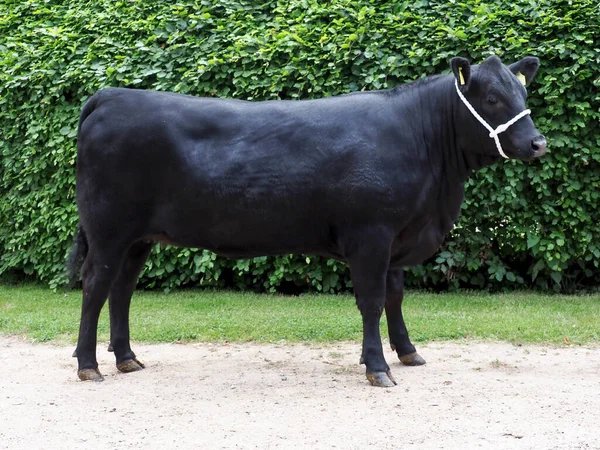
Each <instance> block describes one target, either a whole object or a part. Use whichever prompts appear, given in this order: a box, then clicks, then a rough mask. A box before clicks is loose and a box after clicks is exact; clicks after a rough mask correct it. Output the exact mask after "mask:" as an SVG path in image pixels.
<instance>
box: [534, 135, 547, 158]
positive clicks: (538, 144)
mask: <svg viewBox="0 0 600 450" xmlns="http://www.w3.org/2000/svg"><path fill="white" fill-rule="evenodd" d="M531 149H532V150H533V152H534V153H535V154H536V155H539V156H541V155H543V154H544V153H546V138H545V137H544V136H538V137H536V138H535V139H534V140H533V141H531Z"/></svg>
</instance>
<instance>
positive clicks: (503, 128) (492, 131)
mask: <svg viewBox="0 0 600 450" xmlns="http://www.w3.org/2000/svg"><path fill="white" fill-rule="evenodd" d="M454 86H455V87H456V92H457V93H458V97H459V98H460V99H461V100H462V102H463V103H464V104H465V106H466V107H467V108H468V109H469V111H471V114H473V115H474V116H475V118H476V119H477V120H478V121H479V122H480V123H481V125H483V126H484V127H485V128H486V129H487V130H488V131H489V132H490V137H491V138H492V139H494V142H496V148H497V149H498V153H500V155H502V157H503V158H506V159H508V156H506V153H504V151H503V150H502V146H501V145H500V138H498V135H499V134H500V133H502V132H504V131H506V130H507V129H508V127H510V126H511V125H512V124H513V123H515V122H516V121H517V120H519V119H521V118H523V117H525V116H526V115H528V114H531V110H530V109H526V110H525V111H521V112H520V113H519V114H517V115H516V116H515V117H513V118H512V119H510V120H509V121H508V122H506V123H503V124H502V125H498V126H497V127H496V129H494V128H492V127H491V125H490V124H489V123H487V122H486V121H485V119H484V118H483V117H481V116H480V115H479V114H478V113H477V111H475V108H473V105H471V104H470V103H469V101H468V100H467V99H466V97H465V96H464V95H463V93H462V92H460V89H459V87H458V82H457V81H456V80H455V81H454Z"/></svg>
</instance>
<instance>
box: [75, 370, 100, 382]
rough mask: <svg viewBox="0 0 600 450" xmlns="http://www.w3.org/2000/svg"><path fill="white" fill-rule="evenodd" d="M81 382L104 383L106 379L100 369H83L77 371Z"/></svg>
mask: <svg viewBox="0 0 600 450" xmlns="http://www.w3.org/2000/svg"><path fill="white" fill-rule="evenodd" d="M77 376H78V377H79V379H80V380H81V381H104V377H103V376H102V374H101V373H100V371H99V370H98V369H81V370H78V371H77Z"/></svg>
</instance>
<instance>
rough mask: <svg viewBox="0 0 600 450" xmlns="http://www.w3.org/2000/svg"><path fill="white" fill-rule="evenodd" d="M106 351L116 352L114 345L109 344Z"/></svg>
mask: <svg viewBox="0 0 600 450" xmlns="http://www.w3.org/2000/svg"><path fill="white" fill-rule="evenodd" d="M106 351H108V352H114V351H115V349H114V348H113V346H112V344H108V348H107V349H106Z"/></svg>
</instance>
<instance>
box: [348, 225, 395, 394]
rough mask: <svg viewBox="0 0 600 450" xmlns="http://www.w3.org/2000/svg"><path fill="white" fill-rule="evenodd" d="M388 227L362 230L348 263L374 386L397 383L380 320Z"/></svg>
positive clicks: (363, 358) (364, 359)
mask: <svg viewBox="0 0 600 450" xmlns="http://www.w3.org/2000/svg"><path fill="white" fill-rule="evenodd" d="M386 231H387V230H381V229H375V230H367V231H363V232H362V233H360V234H359V235H355V236H353V239H352V241H351V244H350V245H349V246H348V262H349V265H350V272H351V276H352V284H353V285H354V294H355V296H356V305H357V306H358V309H359V310H360V313H361V314H362V320H363V345H362V356H361V359H360V362H361V364H365V365H366V375H367V379H368V380H369V382H370V383H371V384H372V385H373V386H381V387H389V386H394V385H395V384H396V382H395V381H394V378H393V377H392V373H391V372H390V367H389V366H388V364H387V362H386V361H385V357H384V356H383V347H382V345H381V336H380V333H379V322H380V319H381V314H382V313H383V308H384V305H385V283H386V275H387V268H388V264H389V257H390V246H391V236H389V233H387V232H386Z"/></svg>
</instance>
